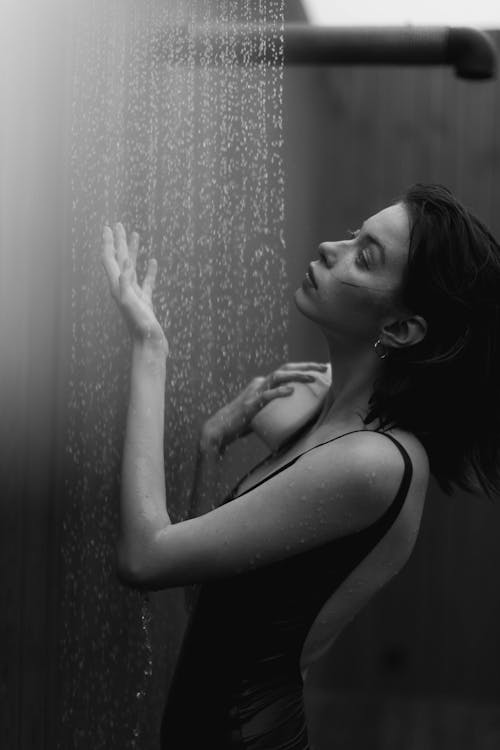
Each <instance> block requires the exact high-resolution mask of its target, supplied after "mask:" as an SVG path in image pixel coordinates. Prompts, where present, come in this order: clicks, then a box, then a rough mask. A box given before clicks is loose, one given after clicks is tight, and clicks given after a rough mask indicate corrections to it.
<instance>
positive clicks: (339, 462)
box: [297, 430, 416, 531]
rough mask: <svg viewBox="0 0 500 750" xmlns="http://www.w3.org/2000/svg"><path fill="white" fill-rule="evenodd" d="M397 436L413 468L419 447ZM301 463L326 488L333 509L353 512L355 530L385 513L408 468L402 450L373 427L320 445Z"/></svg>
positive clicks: (316, 483)
mask: <svg viewBox="0 0 500 750" xmlns="http://www.w3.org/2000/svg"><path fill="white" fill-rule="evenodd" d="M394 437H396V436H395V435H394ZM396 439H397V440H398V441H399V442H400V443H401V444H402V445H403V447H404V448H405V449H406V451H407V453H408V455H409V457H410V461H411V463H412V468H413V464H414V456H415V455H416V450H415V449H414V448H413V447H412V448H411V449H410V450H409V449H408V441H407V440H405V442H404V444H403V440H400V439H399V437H397V438H396ZM297 464H301V465H302V469H303V471H304V474H309V475H310V476H312V477H314V478H315V480H314V481H313V482H312V485H313V488H314V487H317V486H318V484H319V486H320V487H321V488H322V489H323V490H326V492H327V494H329V496H330V498H331V500H332V503H331V507H332V510H333V512H335V513H337V512H338V511H339V510H340V509H342V510H344V511H346V512H348V513H349V514H350V515H351V517H352V529H351V530H352V531H357V530H359V529H361V528H363V527H364V526H366V525H369V524H371V523H373V522H374V521H375V520H376V519H377V518H378V517H379V516H380V515H381V514H383V513H384V511H385V510H386V509H387V508H388V507H389V505H390V504H391V502H392V500H393V499H394V498H395V497H396V494H397V492H398V490H399V487H400V485H401V481H402V479H403V475H404V470H405V462H404V459H403V455H402V453H401V450H400V449H399V448H398V447H397V446H396V445H395V444H394V443H393V441H392V440H390V439H388V437H387V435H384V434H381V433H377V432H375V431H372V430H366V431H361V432H353V433H349V434H347V435H343V436H342V437H339V438H337V439H335V440H332V441H330V442H327V443H324V444H323V445H318V446H317V447H316V448H315V449H314V450H312V451H309V452H308V453H307V454H306V455H304V456H303V457H301V459H300V461H298V462H297ZM297 468H298V467H297ZM412 473H413V472H412ZM321 494H323V493H321Z"/></svg>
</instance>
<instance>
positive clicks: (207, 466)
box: [188, 430, 222, 518]
mask: <svg viewBox="0 0 500 750" xmlns="http://www.w3.org/2000/svg"><path fill="white" fill-rule="evenodd" d="M221 464H222V450H221V447H220V442H219V440H218V439H217V438H216V437H215V436H213V435H211V434H210V433H209V432H208V431H206V430H202V433H201V435H200V440H199V442H198V451H197V455H196V467H195V477H194V483H193V487H192V490H191V496H190V499H189V508H188V515H189V518H194V517H196V516H199V515H203V514H204V513H207V512H209V511H211V510H214V508H216V507H217V502H216V497H217V488H218V482H219V477H220V469H221Z"/></svg>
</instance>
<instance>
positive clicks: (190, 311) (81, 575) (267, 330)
mask: <svg viewBox="0 0 500 750" xmlns="http://www.w3.org/2000/svg"><path fill="white" fill-rule="evenodd" d="M74 8H75V9H74V24H73V40H72V52H73V67H72V76H73V79H72V90H73V103H72V118H71V206H72V215H71V236H72V249H71V251H72V261H73V279H74V282H73V289H72V321H71V325H72V330H73V335H72V362H71V379H70V383H69V393H70V396H69V405H68V419H67V436H66V453H67V466H68V470H67V477H66V483H65V487H66V510H65V518H64V527H63V528H64V532H63V540H62V561H63V601H62V610H63V628H62V631H63V632H62V633H61V642H62V652H61V668H60V672H61V704H62V726H61V731H60V742H59V747H60V748H64V750H68V749H69V748H78V750H80V749H81V750H89V748H92V750H98V749H99V748H106V750H113V749H114V748H119V749H120V750H123V748H141V750H146V749H147V748H149V747H153V743H154V739H155V736H156V731H157V726H158V722H159V720H160V713H161V708H162V702H163V697H164V696H163V695H162V690H163V687H164V683H165V680H166V677H165V673H166V672H168V670H169V669H170V670H171V668H172V663H173V661H174V660H175V656H176V653H177V647H178V644H179V639H180V637H181V632H179V631H180V624H181V623H182V619H183V617H184V612H183V609H182V604H181V601H180V599H179V596H178V593H179V592H178V591H177V592H176V591H175V590H170V591H167V592H166V593H165V594H162V595H155V596H152V597H151V601H149V597H146V596H141V595H140V594H138V593H136V592H133V591H129V590H128V589H126V588H124V587H122V586H121V585H120V584H119V583H118V581H117V579H116V575H115V561H114V542H115V538H116V532H117V518H118V498H119V481H120V461H121V452H122V448H123V437H124V427H125V417H126V405H127V397H128V383H129V365H130V342H129V339H128V334H127V331H126V328H125V326H124V324H123V322H122V320H121V318H120V316H119V313H118V310H117V309H116V307H115V303H114V302H113V300H112V299H111V297H110V294H109V291H108V286H107V280H106V278H105V275H104V272H103V269H102V266H101V262H100V243H101V232H102V226H103V224H104V223H109V224H111V225H113V224H114V223H115V222H117V221H120V222H122V223H123V225H124V226H125V229H126V231H127V235H130V233H131V232H132V231H134V230H135V231H137V232H139V234H140V237H141V246H142V248H143V249H142V250H141V253H140V255H139V258H138V268H137V271H138V277H139V281H140V282H142V278H143V276H144V272H145V269H146V265H147V260H148V259H149V258H151V257H155V258H157V260H158V275H157V282H156V290H155V293H154V296H153V302H154V306H155V311H156V314H157V317H158V319H159V320H160V322H161V323H162V325H163V327H164V330H165V333H166V335H167V338H168V341H169V344H170V352H171V353H170V357H169V359H168V363H167V384H166V394H165V395H166V399H165V401H166V413H165V474H166V477H165V478H166V487H167V502H168V510H169V514H170V517H171V520H172V521H174V522H177V521H181V520H183V518H185V517H186V508H187V498H188V496H189V490H190V488H191V479H192V471H193V466H194V458H195V449H196V442H197V436H198V431H199V428H200V426H201V424H202V423H203V421H204V420H205V419H206V418H207V417H208V416H209V415H210V414H211V413H213V412H214V411H215V410H216V409H218V408H220V406H222V405H223V404H224V403H226V402H227V401H228V400H229V398H232V397H233V396H234V395H235V394H236V393H237V392H238V390H240V389H241V388H242V387H243V386H244V385H245V384H246V382H247V381H248V380H249V379H250V378H251V377H253V376H254V375H256V374H258V373H262V372H267V371H269V370H270V369H272V368H273V367H275V366H276V365H277V364H279V363H280V362H283V361H286V359H287V346H286V336H285V328H286V321H287V315H288V304H289V297H290V290H289V288H288V280H287V272H286V263H285V253H284V250H285V248H284V240H283V214H284V184H283V168H282V145H283V134H282V119H281V118H282V75H283V66H282V63H283V36H282V24H283V0H271V1H268V2H265V3H264V2H255V0H244V1H243V2H239V3H235V2H234V0H212V1H211V2H208V0H203V1H198V2H195V1H194V0H191V1H190V2H187V1H186V0H175V1H171V0H162V1H160V0H92V1H89V2H86V3H79V2H77V0H75V4H74ZM214 24H216V25H218V26H219V27H220V28H223V29H224V43H223V44H222V45H221V44H220V43H218V44H216V43H214V41H213V37H212V36H211V35H210V34H209V33H208V29H209V28H213V26H214ZM269 24H271V25H272V26H273V29H274V37H273V38H268V37H264V34H262V39H261V40H260V42H259V44H258V49H256V48H255V44H253V43H251V42H248V44H246V45H243V50H242V54H241V55H240V57H239V58H238V55H237V52H236V28H237V27H238V28H240V29H241V28H242V27H244V28H250V26H251V25H252V26H255V25H258V26H260V27H262V29H263V27H264V26H265V25H266V26H268V25H269ZM203 31H207V33H205V34H204V35H203V33H202V34H201V47H200V43H195V38H196V37H197V35H198V34H199V32H203ZM266 45H271V47H272V49H270V50H267V51H266V49H265V47H266Z"/></svg>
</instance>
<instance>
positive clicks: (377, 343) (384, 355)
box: [373, 339, 389, 359]
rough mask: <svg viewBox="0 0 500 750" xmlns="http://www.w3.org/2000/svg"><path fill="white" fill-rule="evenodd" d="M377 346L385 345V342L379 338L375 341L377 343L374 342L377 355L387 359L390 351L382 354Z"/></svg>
mask: <svg viewBox="0 0 500 750" xmlns="http://www.w3.org/2000/svg"><path fill="white" fill-rule="evenodd" d="M377 346H383V344H382V342H381V341H380V339H377V340H376V341H375V343H374V344H373V348H374V349H375V353H376V355H377V357H378V358H379V359H385V358H386V357H387V355H388V354H389V352H387V351H386V352H384V354H380V352H379V350H378V349H377Z"/></svg>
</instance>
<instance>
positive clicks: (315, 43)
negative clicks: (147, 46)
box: [176, 23, 497, 80]
mask: <svg viewBox="0 0 500 750" xmlns="http://www.w3.org/2000/svg"><path fill="white" fill-rule="evenodd" d="M176 31H179V32H180V35H178V37H177V38H178V39H179V41H180V40H181V39H182V37H183V36H184V37H185V40H186V41H187V43H188V46H190V45H192V47H193V48H194V50H195V51H196V60H197V62H200V63H202V64H203V63H205V64H208V65H210V64H213V61H212V62H209V60H208V59H206V60H205V59H204V55H205V57H206V56H207V49H208V48H209V47H210V46H211V47H212V49H213V48H215V49H216V50H218V49H224V48H226V47H227V46H228V43H229V41H230V49H231V55H234V58H235V60H236V61H237V62H246V63H249V64H251V63H259V62H263V61H267V62H269V63H270V64H272V63H273V61H275V62H276V61H278V60H279V59H280V57H279V46H280V43H281V40H280V30H279V28H277V27H276V26H270V25H269V26H246V25H245V26H244V27H243V26H241V27H238V24H234V25H232V26H223V25H219V26H217V25H213V26H209V27H205V28H203V29H198V28H196V27H195V28H194V29H193V28H190V29H188V27H182V28H180V29H177V30H176ZM283 31H284V33H283V40H284V62H285V65H366V64H369V65H378V64H381V65H419V66H420V65H452V66H453V67H454V69H455V75H456V76H457V77H458V78H466V79H475V80H486V79H490V78H494V77H495V74H496V67H497V52H496V47H495V44H494V42H493V40H492V38H491V37H490V36H489V35H488V34H487V33H486V32H484V31H481V30H479V29H475V28H468V27H442V26H400V27H396V26H387V27H380V26H360V27H358V26H356V27H353V26H352V27H351V26H341V27H338V26H335V27H330V26H312V25H309V24H306V23H286V24H285V25H284V30H283ZM264 41H265V44H264V43H263V42H264ZM176 51H178V52H179V53H180V59H179V58H178V61H179V62H181V61H182V51H183V50H182V48H181V47H180V46H179V47H178V48H177V50H176Z"/></svg>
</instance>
